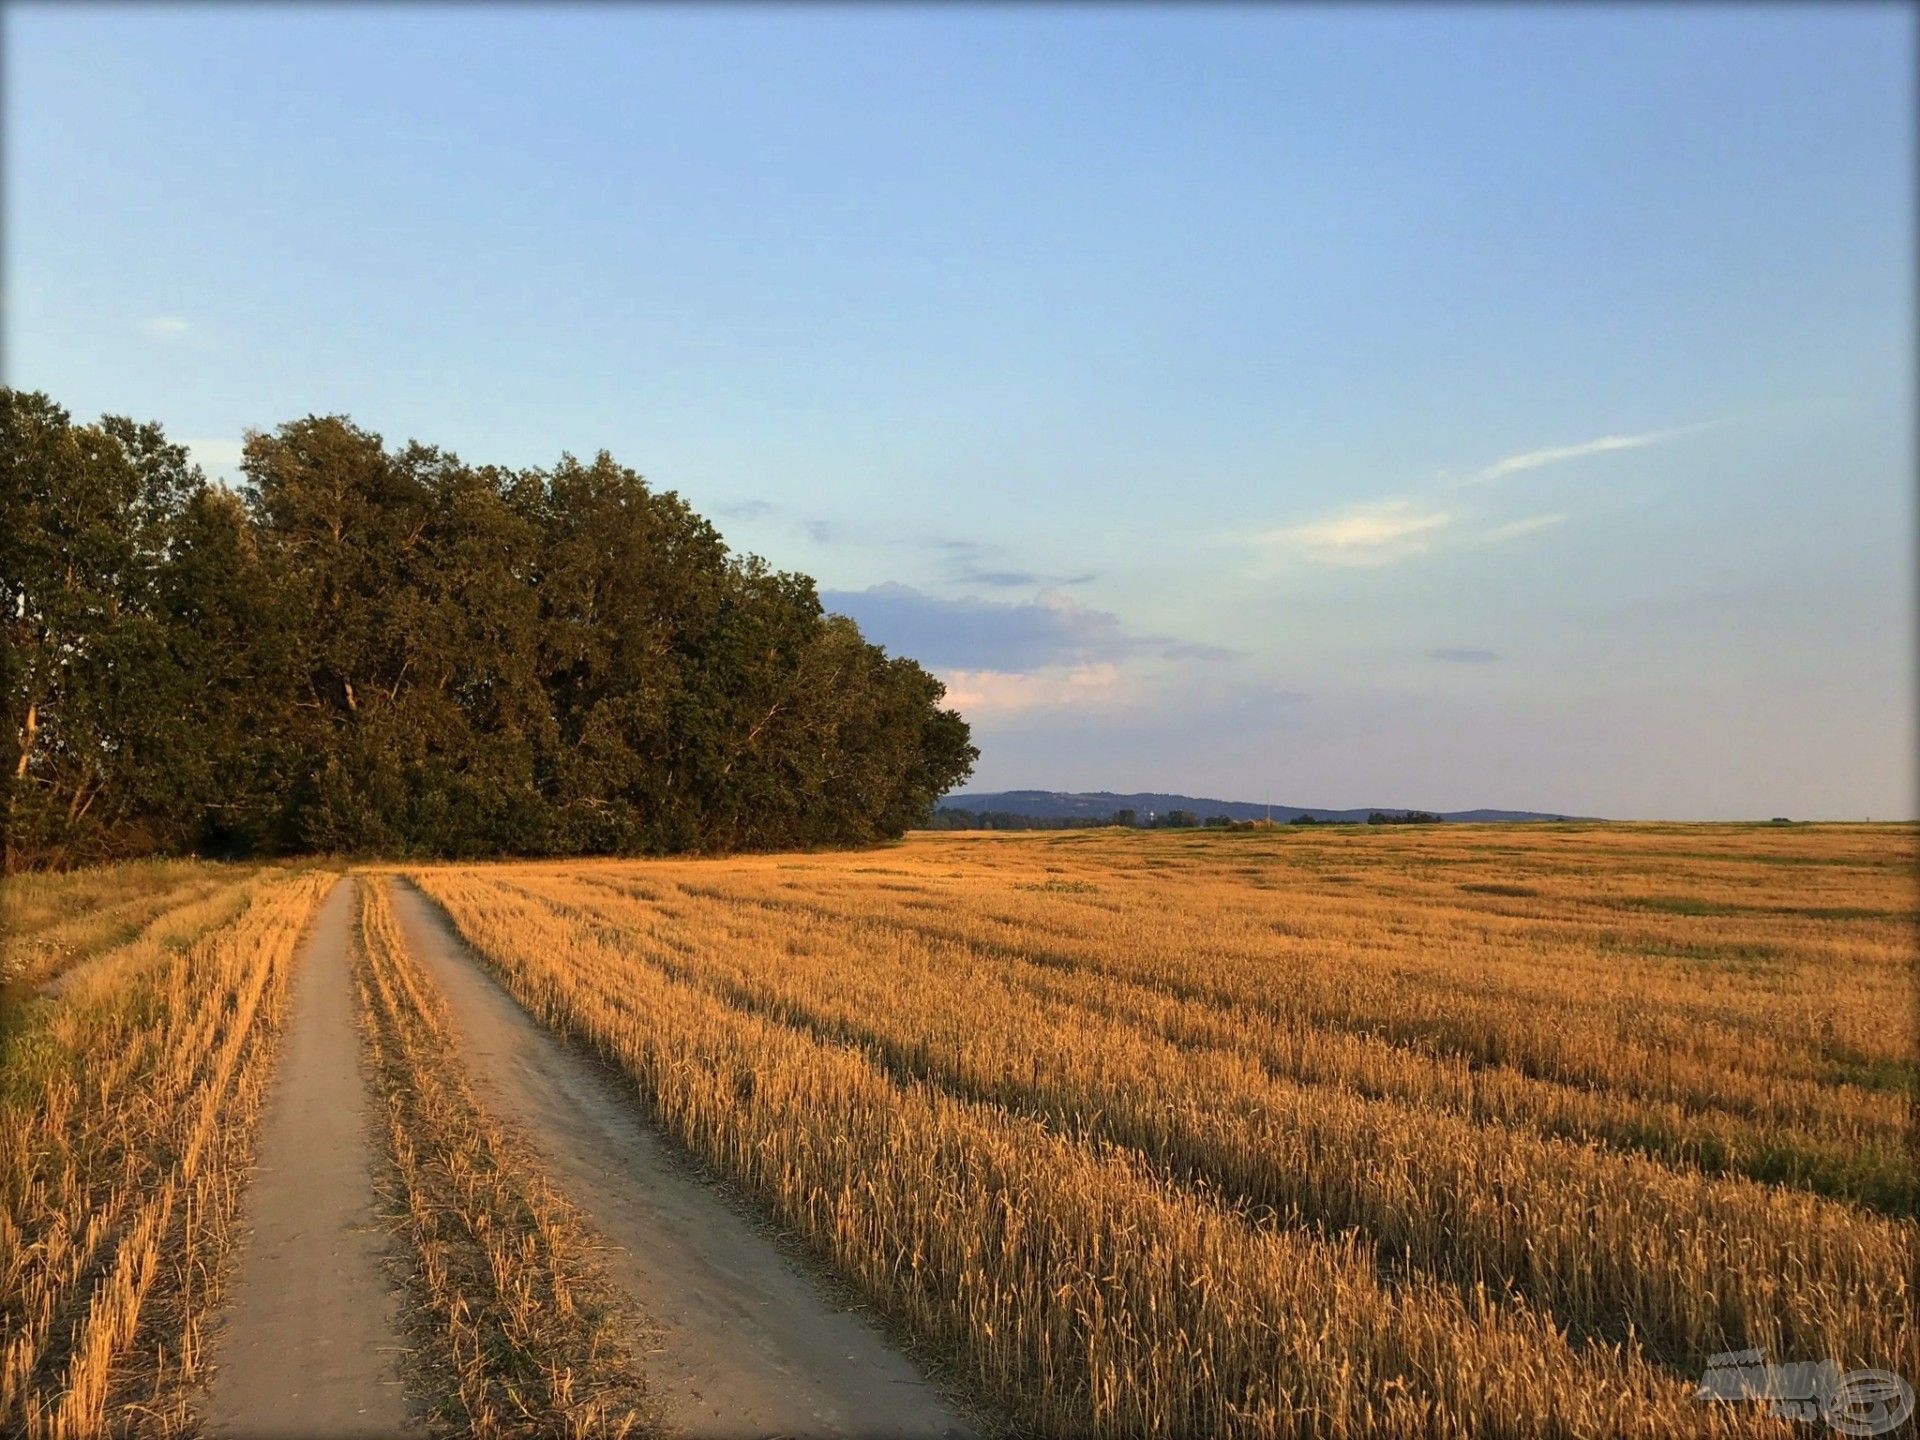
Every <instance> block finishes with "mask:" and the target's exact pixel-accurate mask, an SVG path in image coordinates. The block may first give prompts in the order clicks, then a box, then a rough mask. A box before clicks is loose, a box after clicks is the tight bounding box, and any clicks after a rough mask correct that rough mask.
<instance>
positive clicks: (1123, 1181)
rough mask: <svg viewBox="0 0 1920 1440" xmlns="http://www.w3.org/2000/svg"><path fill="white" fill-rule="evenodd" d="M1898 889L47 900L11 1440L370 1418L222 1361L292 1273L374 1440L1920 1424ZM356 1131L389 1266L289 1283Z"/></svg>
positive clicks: (371, 1261)
mask: <svg viewBox="0 0 1920 1440" xmlns="http://www.w3.org/2000/svg"><path fill="white" fill-rule="evenodd" d="M1915 862H1916V832H1915V830H1914V829H1913V828H1911V827H1888V826H1882V827H1845V826H1817V827H1808V826H1802V827H1735V826H1705V825H1688V826H1680V825H1674V826H1650V825H1647V826H1625V825H1605V826H1602V825H1585V826H1582V825H1553V826H1525V827H1512V826H1509V827H1501V826H1467V825H1446V826H1432V827H1421V826H1392V827H1340V828H1333V827H1313V828H1309V827H1286V828H1281V829H1254V830H1236V831H1200V830H1192V831H1163V832H1127V831H1118V830H1092V831H1076V832H1053V833H1046V832H1040V833H1028V834H1023V835H1017V836H1003V835H992V834H960V835H943V836H937V837H936V836H932V835H920V836H914V837H911V838H909V839H908V840H907V841H905V842H904V843H902V844H899V845H897V846H893V847H890V848H887V849H883V850H878V851H867V852H862V853H857V854H820V855H773V856H761V857H735V858H728V859H713V860H645V861H641V860H635V861H567V862H551V863H547V862H543V863H524V864H520V863H514V864H486V865H470V866H422V867H410V866H396V867H373V868H365V869H362V870H360V871H358V872H357V873H355V874H351V875H346V876H344V877H343V876H339V875H337V874H326V873H321V872H318V871H273V870H261V871H247V872H238V871H225V870H217V869H214V868H213V867H192V866H187V867H177V868H176V869H175V870H172V871H168V872H166V873H165V874H164V875H162V874H160V873H159V872H153V873H149V874H143V875H142V876H140V877H139V878H138V883H136V882H135V881H134V880H132V879H129V880H126V881H125V882H124V883H122V884H119V885H115V884H113V883H109V882H107V881H105V880H102V879H100V878H98V877H97V876H96V878H95V879H94V880H92V881H90V882H87V883H91V884H93V885H94V886H95V888H96V890H97V891H98V892H99V893H101V894H103V895H108V896H110V897H111V902H112V903H113V904H116V905H118V906H120V907H122V919H121V920H119V921H115V922H112V923H106V922H102V923H101V924H99V925H96V926H95V927H94V928H92V929H90V930H89V929H86V928H85V927H76V921H75V919H74V913H77V912H75V909H74V907H71V906H63V905H62V904H61V903H59V897H58V896H56V895H48V896H44V897H42V898H41V899H40V900H39V902H38V909H37V910H36V912H35V914H36V916H37V917H38V918H37V920H36V923H37V924H38V925H39V926H40V927H41V928H42V929H43V930H44V931H46V932H47V933H49V934H53V933H71V934H74V935H76V936H79V937H81V938H80V940H79V941H77V942H76V947H75V948H77V949H79V950H85V949H86V946H87V945H88V944H91V945H92V947H93V948H92V950H91V951H88V952H87V953H84V954H75V955H73V956H71V957H69V958H67V959H66V960H64V961H62V962H61V963H63V964H65V965H66V966H67V968H68V970H69V971H70V972H72V973H74V974H76V975H77V976H78V978H77V979H76V980H74V981H73V982H71V983H68V984H66V985H56V986H54V987H52V988H51V989H43V990H42V991H41V992H40V993H39V994H38V996H37V998H34V999H32V1000H30V1001H26V1002H24V1003H19V1004H16V1005H15V1006H14V1007H13V1008H12V1009H11V1010H10V1011H9V1012H8V1016H7V1020H6V1024H7V1030H6V1034H5V1039H4V1043H5V1045H6V1047H7V1048H6V1052H5V1057H6V1083H5V1091H4V1095H0V1106H3V1107H4V1108H0V1139H3V1140H4V1147H0V1148H4V1154H5V1156H6V1159H5V1162H4V1164H5V1170H4V1173H3V1177H0V1178H3V1179H4V1188H3V1189H0V1207H4V1208H3V1209H0V1319H4V1321H5V1332H6V1352H5V1357H4V1369H0V1429H4V1430H5V1431H6V1432H7V1433H14V1432H16V1431H18V1432H23V1433H32V1434H45V1435H88V1434H100V1433H153V1434H188V1433H193V1432H195V1431H197V1430H207V1431H210V1432H213V1433H233V1434H245V1433H252V1432H253V1431H256V1430H257V1431H262V1432H263V1431H264V1429H266V1428H270V1427H269V1426H267V1424H266V1421H265V1420H264V1419H263V1418H261V1417H270V1416H272V1415H274V1414H276V1413H281V1410H282V1409H284V1406H285V1405H287V1404H290V1403H293V1401H292V1400H290V1399H289V1398H288V1397H297V1396H298V1395H299V1394H301V1393H315V1392H313V1390H312V1387H314V1386H315V1385H318V1384H321V1383H322V1381H323V1380H324V1375H325V1374H327V1373H331V1374H333V1375H335V1377H336V1379H337V1377H338V1375H339V1374H340V1373H342V1372H340V1371H339V1370H338V1368H337V1367H338V1365H339V1363H340V1361H339V1357H338V1356H335V1357H334V1360H333V1361H331V1362H328V1363H333V1364H334V1365H335V1366H336V1369H335V1370H334V1371H332V1372H324V1371H323V1368H321V1362H320V1361H317V1360H315V1359H314V1358H313V1357H312V1356H311V1355H309V1354H308V1353H307V1352H308V1351H310V1350H312V1349H313V1348H314V1346H313V1345H312V1344H311V1343H307V1342H301V1341H299V1340H298V1339H297V1338H296V1339H295V1340H292V1341H289V1342H287V1343H285V1344H281V1345H276V1346H274V1347H272V1349H273V1350H274V1355H273V1356H272V1357H269V1358H260V1357H256V1358H254V1359H251V1360H249V1359H245V1358H242V1357H244V1355H245V1351H244V1349H240V1348H236V1342H235V1340H234V1338H233V1332H234V1327H233V1326H232V1324H231V1321H232V1318H233V1317H232V1314H231V1313H230V1312H232V1311H233V1309H234V1307H235V1306H240V1307H246V1306H249V1305H255V1306H257V1305H258V1304H260V1303H261V1302H260V1301H259V1300H257V1299H256V1300H250V1299H249V1298H248V1297H249V1295H256V1294H265V1295H267V1296H269V1298H270V1297H271V1294H272V1292H273V1291H274V1290H275V1289H277V1288H284V1283H282V1284H276V1281H275V1275H276V1270H275V1267H285V1268H284V1270H283V1271H280V1272H278V1273H280V1274H282V1275H283V1277H291V1276H294V1275H300V1274H305V1275H308V1276H317V1277H319V1278H318V1279H317V1280H316V1281H315V1283H317V1284H320V1285H321V1286H322V1288H325V1286H327V1285H333V1286H339V1285H345V1284H348V1283H352V1284H358V1285H361V1286H366V1285H369V1284H371V1285H373V1286H374V1287H375V1288H376V1289H378V1290H380V1291H381V1293H382V1294H383V1296H384V1300H385V1306H384V1308H381V1307H377V1306H372V1307H370V1306H366V1305H361V1306H360V1307H359V1312H360V1313H365V1314H366V1325H367V1326H368V1327H372V1328H369V1329H367V1330H366V1332H365V1335H363V1336H362V1337H361V1338H362V1340H366V1339H367V1337H368V1336H373V1337H375V1338H377V1330H378V1327H379V1326H381V1325H388V1326H391V1327H392V1336H393V1338H392V1339H391V1341H390V1343H389V1342H383V1343H382V1344H373V1343H372V1342H371V1341H367V1343H366V1346H365V1350H366V1355H367V1356H370V1357H373V1358H366V1359H362V1360H360V1361H358V1362H356V1363H360V1364H361V1365H362V1366H363V1369H365V1373H367V1374H369V1375H372V1374H373V1370H372V1369H371V1368H366V1367H375V1366H376V1365H377V1367H379V1374H378V1375H374V1376H373V1379H372V1382H371V1386H372V1387H379V1386H387V1387H390V1388H388V1389H379V1390H378V1391H377V1393H376V1392H375V1390H374V1389H372V1388H370V1387H367V1386H363V1388H367V1389H368V1390H369V1393H368V1398H367V1405H368V1407H369V1408H368V1409H367V1410H366V1412H365V1413H364V1414H362V1415H360V1416H359V1418H358V1419H357V1420H355V1418H354V1417H353V1416H352V1415H342V1417H341V1418H340V1420H339V1423H338V1424H337V1425H336V1426H335V1428H334V1430H333V1432H332V1433H380V1432H382V1431H395V1430H406V1431H410V1432H417V1433H422V1434H435V1433H441V1434H466V1433H475V1434H486V1435H601V1434H607V1435H612V1434H632V1435H636V1436H639V1435H648V1434H692V1435H713V1436H724V1435H730V1434H732V1435H748V1434H761V1435H769V1434H787V1435H799V1434H820V1435H876V1436H877V1435H894V1434H915V1435H927V1436H941V1435H948V1436H958V1435H965V1434H988V1433H994V1432H999V1431H1007V1432H1012V1433H1029V1434H1040V1435H1058V1436H1079V1435H1103V1436H1128V1435H1165V1436H1190V1435H1215V1434H1219V1435H1249V1436H1269V1435H1272V1436H1293V1435H1302V1436H1306V1435H1314V1436H1365V1435H1374V1434H1389V1435H1421V1436H1435V1435H1500V1436H1516V1437H1519V1436H1536V1435H1594V1436H1602V1435H1645V1436H1660V1435H1668V1434H1680V1433H1685V1434H1754V1435H1769V1434H1773V1435H1781V1436H1786V1435H1793V1434H1804V1433H1807V1432H1806V1430H1805V1427H1804V1426H1802V1425H1795V1424H1793V1423H1790V1422H1788V1421H1785V1420H1780V1419H1769V1418H1767V1417H1766V1416H1765V1415H1763V1414H1762V1413H1761V1410H1762V1408H1763V1407H1761V1406H1759V1405H1754V1404H1744V1405H1734V1404H1720V1403H1713V1404H1707V1403H1702V1402H1701V1401H1700V1400H1699V1399H1697V1398H1696V1394H1695V1392H1696V1390H1697V1389H1698V1387H1699V1384H1700V1378H1701V1375H1702V1372H1703V1370H1704V1369H1705V1368H1706V1367H1707V1365H1708V1362H1709V1357H1711V1356H1713V1355H1716V1354H1719V1353H1722V1352H1727V1351H1735V1350H1745V1349H1749V1348H1752V1349H1758V1350H1760V1351H1762V1352H1764V1353H1765V1354H1766V1355H1767V1356H1768V1357H1769V1358H1772V1359H1776V1360H1781V1361H1788V1360H1832V1361H1834V1362H1835V1363H1836V1364H1837V1365H1838V1366H1839V1367H1840V1369H1842V1370H1855V1369H1862V1368H1874V1369H1882V1370H1889V1371H1893V1372H1895V1373H1897V1374H1900V1375H1904V1376H1906V1377H1909V1379H1911V1378H1913V1377H1915V1376H1916V1375H1920V1325H1917V1324H1916V1314H1915V1289H1914V1278H1913V1275H1914V1265H1915V1260H1916V1253H1917V1246H1916V1242H1917V1241H1920V1226H1917V1225H1916V1215H1917V1214H1920V1189H1917V1187H1916V1177H1915V1167H1914V1163H1913V1162H1914V1152H1913V1149H1912V1144H1913V1132H1912V1129H1911V1123H1912V1112H1911V1110H1910V1103H1911V1099H1910V1097H1911V1095H1912V1093H1913V1085H1914V1079H1915V1065H1914V1052H1915V1034H1914V1006H1913V998H1914V989H1913V986H1914V979H1915V975H1914V967H1915V963H1916V952H1915V934H1916V930H1915V926H1916V915H1915V903H1916V897H1915V890H1914V878H1915V871H1914V867H1915ZM73 883H74V884H76V885H78V884H80V883H81V882H80V881H79V880H77V879H76V880H74V881H73ZM61 927H66V930H65V931H64V932H62V931H61ZM128 927H131V928H132V931H133V933H131V934H127V933H124V932H125V931H126V930H127V929H128ZM303 940H304V942H305V943H304V944H303V943H302V941H303ZM29 950H30V953H33V954H34V955H35V956H36V957H41V958H36V959H35V960H34V962H33V964H34V966H35V973H36V974H37V975H38V976H39V977H40V983H41V984H42V985H44V984H45V977H46V972H47V971H48V969H49V966H50V964H51V962H49V961H48V960H47V959H45V958H44V957H45V956H47V955H50V954H52V953H54V952H53V948H52V947H47V946H43V947H40V948H39V949H31V947H29ZM23 953H27V952H23ZM324 967H331V968H330V969H329V968H324ZM316 987H318V988H316ZM326 987H331V988H330V989H329V988H326ZM315 996H318V997H319V998H318V999H315V998H314V997H315ZM290 997H292V998H291V999H290ZM329 997H331V998H329ZM327 1007H331V1009H328V1008H327ZM329 1014H330V1015H331V1017H332V1018H331V1019H328V1018H326V1016H327V1015H329ZM310 1015H319V1016H321V1017H322V1018H320V1019H312V1018H309V1017H310ZM329 1036H330V1037H331V1038H328V1037H329ZM89 1057H92V1058H89ZM323 1075H324V1077H326V1078H325V1079H324V1081H323V1080H322V1079H319V1078H306V1079H301V1078H300V1077H302V1076H307V1077H319V1076H323ZM323 1083H324V1084H326V1085H329V1086H335V1087H340V1086H344V1087H345V1088H346V1091H348V1092H351V1094H352V1099H353V1103H354V1104H356V1105H360V1106H361V1107H362V1109H363V1112H364V1113H363V1119H362V1120H360V1121H357V1122H355V1125H353V1126H350V1127H348V1130H347V1131H346V1132H342V1133H341V1135H340V1137H339V1138H338V1141H337V1143H336V1144H335V1145H334V1147H333V1148H332V1149H331V1150H329V1151H328V1152H327V1154H328V1156H329V1157H330V1158H326V1159H325V1160H324V1161H323V1160H321V1159H318V1158H316V1159H315V1160H314V1161H313V1164H314V1166H315V1169H314V1175H315V1177H316V1179H315V1181H314V1183H313V1185H312V1186H310V1187H308V1188H310V1189H311V1190H312V1191H313V1193H314V1195H315V1196H316V1197H318V1196H319V1195H320V1194H322V1192H323V1191H328V1187H331V1188H330V1191H328V1193H333V1194H335V1195H337V1196H338V1197H339V1199H338V1200H337V1202H330V1203H335V1205H336V1208H338V1209H340V1210H341V1214H342V1217H345V1214H346V1211H347V1210H348V1209H350V1208H352V1207H353V1206H356V1205H358V1206H361V1208H363V1209H364V1210H365V1212H366V1216H367V1217H369V1218H368V1219H367V1220H366V1221H365V1223H364V1224H362V1225H360V1227H359V1228H358V1229H357V1230H354V1234H355V1235H358V1236H360V1237H361V1238H359V1239H351V1238H349V1239H343V1238H342V1236H343V1235H345V1234H346V1232H347V1230H348V1229H349V1228H351V1227H350V1226H349V1222H348V1220H347V1219H346V1218H339V1219H337V1220H334V1221H329V1222H327V1223H326V1224H321V1225H318V1226H316V1227H313V1228H312V1229H311V1232H310V1233H308V1232H302V1233H298V1234H292V1233H290V1236H289V1238H287V1239H286V1240H285V1241H284V1242H275V1244H276V1248H273V1249H271V1250H269V1249H268V1248H267V1242H266V1241H265V1240H263V1239H262V1237H263V1236H265V1235H268V1234H269V1233H272V1231H273V1226H274V1225H275V1224H277V1223H281V1222H278V1221H276V1220H275V1219H274V1218H273V1216H274V1212H275V1210H276V1208H278V1209H281V1210H284V1208H285V1207H286V1206H287V1205H288V1204H289V1203H290V1202H289V1198H288V1197H289V1195H292V1196H294V1197H295V1199H294V1201H293V1202H291V1203H295V1204H297V1203H299V1202H298V1196H299V1194H300V1193H301V1187H300V1186H298V1185H295V1186H292V1187H289V1186H288V1185H287V1184H286V1183H285V1176H284V1175H281V1176H280V1177H279V1179H278V1180H276V1168H275V1162H274V1161H273V1160H272V1156H274V1155H275V1154H283V1153H298V1152H299V1146H300V1145H301V1144H302V1143H303V1137H308V1138H310V1137H311V1135H312V1134H316V1133H318V1131H317V1128H316V1127H319V1126H320V1125H321V1123H322V1122H320V1121H318V1120H309V1121H302V1120H300V1119H298V1118H297V1114H298V1111H299V1108H300V1107H299V1100H300V1094H301V1092H302V1091H303V1090H305V1091H311V1090H313V1089H314V1088H315V1087H318V1086H320V1085H321V1084H323ZM309 1108H312V1107H309ZM327 1108H328V1109H329V1110H333V1111H337V1110H338V1109H339V1108H340V1107H339V1106H337V1105H336V1106H330V1107H327ZM263 1116H264V1118H261V1117H263ZM289 1117H296V1118H289ZM290 1127H291V1128H290ZM302 1127H306V1128H302ZM334 1128H335V1129H336V1130H338V1129H339V1125H338V1117H337V1115H336V1116H335V1125H334ZM289 1147H292V1149H291V1151H289ZM256 1151H257V1152H259V1153H258V1155H256ZM282 1163H283V1164H284V1163H294V1162H282ZM262 1166H264V1167H265V1168H262ZM322 1171H324V1174H325V1178H326V1185H325V1186H322V1185H321V1184H320V1182H319V1178H318V1177H320V1176H321V1174H322ZM255 1177H257V1178H255ZM276 1185H277V1186H278V1189H277V1190H276V1189H275V1186H276ZM362 1202H364V1203H363V1204H362ZM313 1203H314V1204H315V1205H316V1206H317V1205H318V1204H319V1203H320V1201H319V1199H318V1198H316V1199H315V1200H314V1201H313ZM329 1227H331V1228H329ZM369 1231H372V1232H377V1234H376V1237H375V1239H374V1240H372V1241H368V1240H366V1239H365V1236H366V1234H367V1233H369ZM342 1255H358V1256H360V1257H361V1258H359V1259H356V1260H354V1261H353V1262H352V1263H351V1264H350V1265H349V1264H342V1263H341V1261H340V1259H339V1257H340V1256H342ZM329 1257H332V1258H329ZM368 1257H371V1258H368ZM329 1267H331V1268H329ZM349 1272H351V1273H349ZM343 1277H344V1278H343ZM376 1311H377V1312H378V1313H373V1312H376ZM223 1316H224V1318H225V1320H226V1321H227V1322H228V1325H227V1328H225V1329H223V1328H222V1319H223ZM248 1328H253V1329H257V1324H255V1325H252V1326H251V1327H241V1329H242V1331H243V1334H244V1332H245V1331H246V1330H247V1329H248ZM290 1333H291V1332H290ZM382 1357H384V1358H382ZM351 1358H352V1357H349V1359H351ZM251 1367H264V1369H254V1368H251ZM242 1372H244V1373H242ZM348 1392H349V1398H350V1395H351V1385H349V1386H348ZM235 1397H241V1398H240V1399H236V1398H235ZM248 1406H251V1407H253V1408H252V1410H251V1411H249V1410H247V1408H246V1407H248ZM383 1406H384V1407H386V1408H385V1409H382V1408H381V1407H383ZM276 1407H280V1409H276ZM348 1408H349V1409H352V1407H351V1406H349V1407H348Z"/></svg>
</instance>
